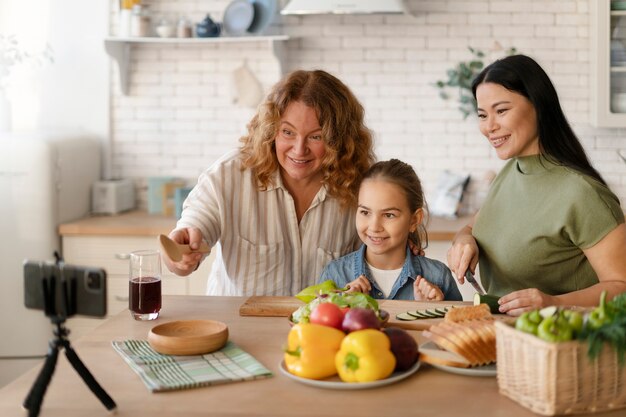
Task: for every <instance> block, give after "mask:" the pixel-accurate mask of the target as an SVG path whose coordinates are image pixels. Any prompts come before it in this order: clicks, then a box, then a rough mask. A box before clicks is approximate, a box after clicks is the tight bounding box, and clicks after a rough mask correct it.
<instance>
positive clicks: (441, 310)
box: [435, 307, 448, 316]
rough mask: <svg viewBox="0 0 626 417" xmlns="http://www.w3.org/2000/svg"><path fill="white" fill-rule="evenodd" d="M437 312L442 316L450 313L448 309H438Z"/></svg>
mask: <svg viewBox="0 0 626 417" xmlns="http://www.w3.org/2000/svg"><path fill="white" fill-rule="evenodd" d="M435 311H436V312H437V313H439V314H441V315H442V316H445V315H446V313H447V312H448V307H443V308H436V309H435Z"/></svg>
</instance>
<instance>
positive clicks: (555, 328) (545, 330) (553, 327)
mask: <svg viewBox="0 0 626 417" xmlns="http://www.w3.org/2000/svg"><path fill="white" fill-rule="evenodd" d="M537 336H538V337H539V338H541V339H543V340H545V341H546V342H552V343H556V342H566V341H568V340H572V338H573V337H574V335H573V332H572V328H571V327H570V325H569V323H568V322H567V319H565V318H564V317H562V316H561V315H553V316H550V317H546V318H545V319H543V320H542V322H541V323H540V324H539V327H538V328H537Z"/></svg>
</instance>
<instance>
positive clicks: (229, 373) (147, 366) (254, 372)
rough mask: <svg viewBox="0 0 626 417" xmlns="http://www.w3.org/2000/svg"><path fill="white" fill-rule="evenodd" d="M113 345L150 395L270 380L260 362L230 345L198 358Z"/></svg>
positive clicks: (143, 345) (136, 343)
mask: <svg viewBox="0 0 626 417" xmlns="http://www.w3.org/2000/svg"><path fill="white" fill-rule="evenodd" d="M112 344H113V348H114V349H115V350H116V351H117V352H118V353H119V354H120V355H121V356H122V358H124V360H125V361H126V363H128V364H129V365H130V367H131V368H132V369H133V370H134V371H135V372H137V374H138V375H139V376H140V377H141V379H142V380H143V382H144V384H145V385H146V387H147V388H148V389H149V390H150V391H152V392H161V391H172V390H179V389H186V388H197V387H204V386H208V385H216V384H224V383H227V382H236V381H250V380H253V379H261V378H268V377H270V376H272V372H270V371H269V370H268V369H267V368H265V367H264V366H263V365H261V363H260V362H259V361H257V360H256V359H254V357H252V356H251V355H250V354H248V353H246V352H244V351H243V350H241V348H239V347H238V346H237V345H235V344H234V343H233V342H230V341H229V342H228V343H226V345H225V346H224V347H223V348H221V349H220V350H217V351H215V352H212V353H208V354H206V355H197V356H170V355H161V354H160V353H157V352H155V351H154V350H153V349H152V348H151V347H150V344H148V341H146V340H124V341H113V342H112Z"/></svg>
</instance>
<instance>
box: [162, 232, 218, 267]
mask: <svg viewBox="0 0 626 417" xmlns="http://www.w3.org/2000/svg"><path fill="white" fill-rule="evenodd" d="M159 243H160V244H161V248H162V249H163V251H164V252H165V253H166V254H167V256H169V257H170V259H171V260H173V261H174V262H178V261H180V260H181V259H183V255H185V254H188V253H197V252H200V253H209V252H211V249H210V248H209V245H207V244H206V242H204V241H203V242H201V243H200V247H199V248H198V249H197V250H192V249H191V248H190V247H189V245H183V244H180V243H176V242H174V241H173V240H172V239H170V238H169V237H167V236H165V235H159Z"/></svg>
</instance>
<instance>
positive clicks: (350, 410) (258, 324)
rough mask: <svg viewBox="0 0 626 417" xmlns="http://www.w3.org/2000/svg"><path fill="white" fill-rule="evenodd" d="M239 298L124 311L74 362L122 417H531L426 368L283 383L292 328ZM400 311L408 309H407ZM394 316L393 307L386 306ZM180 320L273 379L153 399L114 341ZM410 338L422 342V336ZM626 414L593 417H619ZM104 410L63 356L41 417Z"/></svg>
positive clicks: (80, 345) (0, 394)
mask: <svg viewBox="0 0 626 417" xmlns="http://www.w3.org/2000/svg"><path fill="white" fill-rule="evenodd" d="M244 300H245V298H244V297H201V296H166V297H164V300H163V306H164V307H163V310H162V312H161V313H162V314H161V317H160V318H159V319H158V320H157V321H154V322H136V321H134V320H132V319H131V317H130V315H129V313H128V311H123V312H122V313H120V314H119V315H117V316H114V317H113V318H111V319H109V320H107V321H105V322H103V323H102V325H101V326H99V327H98V328H96V329H95V330H94V331H93V332H92V333H90V334H88V335H87V336H85V337H83V338H82V339H80V340H79V341H78V342H76V343H75V344H74V348H75V349H76V351H77V353H78V355H79V356H80V358H81V359H82V360H83V362H84V363H85V364H86V365H87V367H88V368H89V369H90V370H91V372H92V373H93V374H94V376H95V377H96V379H97V380H98V381H99V382H100V384H101V385H102V386H103V387H104V389H105V390H107V392H108V393H109V394H110V395H111V396H112V397H113V399H114V400H115V401H116V403H117V405H118V410H117V415H118V416H129V417H130V416H132V417H142V416H145V417H158V416H186V417H189V416H209V415H210V416H242V417H243V416H245V417H248V416H268V417H270V416H272V417H275V416H342V417H345V416H360V417H365V416H376V417H382V416H393V415H397V416H408V415H411V416H436V417H448V416H464V417H471V416H481V417H483V416H485V417H488V416H502V417H511V416H515V417H525V416H536V414H533V413H532V412H530V411H529V410H527V409H525V408H523V407H521V406H519V405H518V404H517V403H515V402H513V401H511V400H509V399H508V398H506V397H504V396H502V395H499V394H498V387H497V383H496V378H485V377H468V376H460V375H455V374H450V373H446V372H442V371H440V370H437V369H434V368H431V367H429V366H427V365H422V367H421V368H420V369H419V370H418V371H417V373H416V374H414V375H413V376H411V377H410V378H408V379H406V380H403V381H400V382H398V383H395V384H392V385H388V386H385V387H379V388H375V389H369V390H354V391H345V390H341V391H332V390H327V389H322V388H315V387H311V386H308V385H303V384H300V383H297V382H295V381H292V380H290V379H289V378H287V377H285V376H284V375H282V374H281V373H280V371H279V363H280V361H281V358H282V353H281V347H282V345H283V344H284V343H285V340H286V337H287V333H288V332H289V325H288V323H287V320H286V319H285V318H284V317H240V316H239V313H238V311H239V306H240V305H241V304H242V303H243V302H244ZM405 303H406V302H405ZM385 306H386V308H388V309H389V308H390V306H391V303H389V302H386V303H385ZM178 319H215V320H221V321H224V322H225V323H227V324H228V326H229V330H230V339H231V340H232V341H234V342H235V343H237V344H238V345H239V346H241V347H242V348H243V349H244V350H246V351H247V352H249V353H251V354H252V355H253V356H254V357H255V358H257V359H258V360H259V361H260V362H261V363H263V364H264V365H265V366H266V367H268V368H269V369H270V370H272V372H274V376H273V377H272V378H268V379H264V380H258V381H248V382H238V383H231V384H226V385H219V386H212V387H205V388H198V389H192V390H184V391H176V392H168V393H158V394H152V393H150V392H149V391H148V390H147V389H146V387H145V386H144V385H143V383H142V382H141V380H140V379H139V377H138V376H137V375H136V374H135V373H134V372H133V371H132V370H131V369H130V367H129V366H128V365H127V364H126V363H125V362H124V361H123V360H122V358H121V357H120V356H119V355H118V353H117V352H115V351H114V350H113V348H112V346H111V341H112V340H124V339H129V338H146V337H147V333H148V330H149V329H150V328H151V327H152V326H154V325H156V324H160V323H163V322H166V321H170V320H178ZM414 335H415V336H416V337H417V338H418V339H419V338H420V335H419V334H418V332H414ZM38 372H39V369H33V370H31V371H29V372H28V373H26V374H25V375H23V376H21V377H20V378H18V379H17V380H15V381H13V382H12V383H10V384H9V385H7V386H5V387H4V388H3V389H1V390H0V416H2V417H13V416H24V415H25V414H24V411H23V410H22V408H21V403H22V401H23V399H24V397H25V396H26V394H27V392H28V390H29V389H30V386H31V384H32V382H33V380H34V379H35V377H36V375H37V373H38ZM623 413H624V410H621V411H619V410H618V411H614V412H612V413H602V414H595V416H618V415H622V416H623V415H624V414H623ZM108 415H109V413H108V411H107V410H106V409H105V408H104V407H103V406H102V405H101V404H100V402H99V401H98V400H97V399H96V397H95V396H94V395H92V393H91V392H90V391H89V390H88V388H87V387H86V386H85V385H84V384H83V381H82V380H81V379H80V377H79V376H78V375H77V374H76V373H75V372H74V370H73V369H72V368H71V366H70V365H69V364H68V362H67V360H66V358H65V356H64V355H61V356H59V362H58V365H57V369H56V372H55V374H54V376H53V378H52V382H51V385H50V387H49V388H48V392H47V394H46V396H45V398H44V402H43V408H42V412H41V416H42V417H53V416H59V417H61V416H62V417H72V416H80V417H84V416H89V417H98V416H108Z"/></svg>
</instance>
